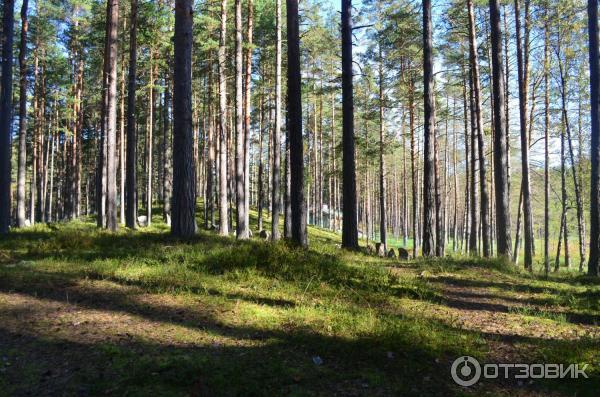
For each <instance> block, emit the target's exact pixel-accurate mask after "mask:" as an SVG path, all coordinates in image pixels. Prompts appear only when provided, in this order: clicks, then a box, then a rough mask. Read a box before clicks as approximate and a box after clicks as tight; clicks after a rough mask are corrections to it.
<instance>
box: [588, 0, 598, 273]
mask: <svg viewBox="0 0 600 397" xmlns="http://www.w3.org/2000/svg"><path fill="white" fill-rule="evenodd" d="M587 10H588V31H589V53H590V54H589V60H590V103H591V106H590V113H591V119H592V132H591V135H592V139H591V141H592V142H591V164H592V170H591V188H590V259H589V262H588V274H589V275H590V276H600V66H599V63H600V54H599V50H598V0H588V7H587Z"/></svg>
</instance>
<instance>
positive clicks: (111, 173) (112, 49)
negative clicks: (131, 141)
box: [105, 0, 119, 231]
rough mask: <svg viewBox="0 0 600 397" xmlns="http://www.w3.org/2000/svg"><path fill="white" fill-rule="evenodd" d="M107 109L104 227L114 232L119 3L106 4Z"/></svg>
mask: <svg viewBox="0 0 600 397" xmlns="http://www.w3.org/2000/svg"><path fill="white" fill-rule="evenodd" d="M106 22H107V25H108V28H107V50H108V52H107V54H106V55H105V62H106V63H107V78H108V81H107V103H106V104H107V107H106V227H107V228H108V229H109V230H111V231H116V230H117V228H118V227H119V224H118V222H117V169H116V156H115V155H116V137H117V47H118V37H117V36H118V22H119V2H118V0H108V2H107V21H106Z"/></svg>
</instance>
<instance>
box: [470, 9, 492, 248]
mask: <svg viewBox="0 0 600 397" xmlns="http://www.w3.org/2000/svg"><path fill="white" fill-rule="evenodd" d="M467 3H468V8H469V43H470V46H469V48H470V51H469V54H470V60H471V70H472V73H473V95H474V100H475V101H474V102H475V121H476V124H477V148H478V155H479V189H480V196H481V197H480V198H481V206H480V217H481V219H480V220H481V240H482V248H483V249H482V251H483V256H484V257H486V258H487V257H489V256H490V255H491V252H490V219H489V218H490V217H489V196H488V189H487V180H486V173H487V171H486V165H485V148H484V142H483V121H482V106H481V81H480V77H479V59H478V58H479V56H478V53H477V39H476V37H477V36H476V31H475V16H474V12H473V1H472V0H468V1H467Z"/></svg>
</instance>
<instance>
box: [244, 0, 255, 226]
mask: <svg viewBox="0 0 600 397" xmlns="http://www.w3.org/2000/svg"><path fill="white" fill-rule="evenodd" d="M247 29H248V30H247V34H246V41H247V46H248V48H247V50H246V75H245V79H246V80H245V90H246V92H245V95H244V97H245V98H246V100H245V102H244V198H245V200H244V205H245V208H244V216H245V218H244V222H245V224H246V234H247V235H248V236H249V235H250V134H251V129H250V106H251V104H252V93H251V91H250V88H251V83H252V52H253V49H254V48H253V37H252V35H253V33H254V32H253V29H254V4H253V0H248V26H247Z"/></svg>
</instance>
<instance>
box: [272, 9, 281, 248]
mask: <svg viewBox="0 0 600 397" xmlns="http://www.w3.org/2000/svg"><path fill="white" fill-rule="evenodd" d="M275 25H276V28H275V30H276V39H275V125H274V127H273V128H274V129H273V172H272V173H271V174H272V178H273V185H272V186H273V189H272V190H271V195H272V196H271V239H272V240H273V241H276V240H279V212H280V208H279V195H280V192H279V190H280V185H281V0H276V2H275Z"/></svg>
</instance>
